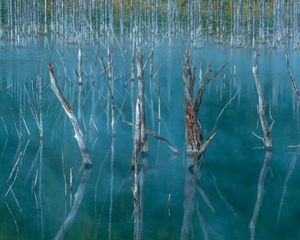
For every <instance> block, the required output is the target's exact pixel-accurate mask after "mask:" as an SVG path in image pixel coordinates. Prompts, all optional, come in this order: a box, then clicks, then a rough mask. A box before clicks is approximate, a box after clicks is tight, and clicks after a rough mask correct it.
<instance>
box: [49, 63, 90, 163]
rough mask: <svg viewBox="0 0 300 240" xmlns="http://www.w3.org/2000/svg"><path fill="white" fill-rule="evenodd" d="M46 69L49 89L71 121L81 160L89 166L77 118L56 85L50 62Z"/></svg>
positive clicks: (87, 151)
mask: <svg viewBox="0 0 300 240" xmlns="http://www.w3.org/2000/svg"><path fill="white" fill-rule="evenodd" d="M48 69H49V74H50V81H51V89H52V90H53V92H54V93H55V95H56V97H57V98H58V100H59V102H60V104H61V106H62V107H63V109H64V111H65V113H66V114H67V116H68V118H69V119H70V121H71V124H72V126H73V129H74V132H75V135H74V137H75V139H76V140H77V143H78V146H79V148H80V152H81V155H82V157H83V162H84V164H85V166H86V167H90V166H92V162H91V160H90V154H89V150H88V148H87V145H86V143H85V141H84V137H83V133H82V131H81V129H80V127H79V123H78V120H77V118H76V116H75V114H74V112H73V109H72V107H71V106H70V104H69V103H68V102H67V100H66V99H65V97H64V95H63V93H62V91H61V90H60V88H59V86H58V83H57V80H56V77H55V73H54V66H53V64H51V63H50V64H49V65H48Z"/></svg>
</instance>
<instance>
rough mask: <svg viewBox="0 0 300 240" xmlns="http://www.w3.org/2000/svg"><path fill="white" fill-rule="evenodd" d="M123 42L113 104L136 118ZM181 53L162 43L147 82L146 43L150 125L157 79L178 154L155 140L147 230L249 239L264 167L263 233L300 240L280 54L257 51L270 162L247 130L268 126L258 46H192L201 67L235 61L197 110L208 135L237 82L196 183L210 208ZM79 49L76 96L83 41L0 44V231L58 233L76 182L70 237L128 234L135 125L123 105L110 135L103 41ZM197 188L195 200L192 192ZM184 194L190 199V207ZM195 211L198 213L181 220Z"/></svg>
mask: <svg viewBox="0 0 300 240" xmlns="http://www.w3.org/2000/svg"><path fill="white" fill-rule="evenodd" d="M121 46H122V47H119V46H115V47H114V75H115V77H116V79H115V87H116V91H115V101H116V105H117V106H118V108H119V109H120V111H121V112H122V115H124V117H126V119H127V120H128V121H131V120H132V104H131V103H132V99H133V100H134V99H135V95H134V96H133V95H132V92H130V91H131V90H130V85H131V84H130V82H128V80H129V76H130V75H129V70H130V66H129V65H130V64H129V62H130V50H129V47H128V46H127V45H126V44H122V45H121ZM184 51H185V48H184V47H167V46H161V47H160V48H157V49H156V50H155V58H154V69H155V71H157V74H156V75H155V79H154V81H153V83H152V91H150V82H149V75H148V72H149V71H148V69H149V61H147V56H148V55H149V49H143V53H144V56H145V62H146V64H145V79H146V117H147V125H148V128H149V129H153V130H155V131H158V128H159V126H158V125H159V122H158V121H157V115H158V108H157V102H158V101H157V87H158V81H159V83H160V92H161V114H162V119H161V121H160V134H161V135H162V136H164V137H166V138H167V139H168V140H169V141H170V142H171V143H172V144H173V145H175V146H176V147H177V148H178V149H179V150H180V152H181V155H180V156H173V154H172V152H171V151H170V150H169V148H168V147H167V146H166V145H165V144H164V143H162V142H160V143H158V141H157V140H156V139H151V138H150V141H149V153H148V157H147V164H146V165H147V167H146V171H145V175H144V185H143V190H142V195H143V205H142V206H143V231H142V239H250V230H249V223H250V221H251V218H252V215H253V211H254V207H255V205H256V200H257V189H258V181H259V176H260V174H261V172H262V173H263V174H266V175H265V179H264V181H263V182H261V183H260V188H261V187H263V188H264V192H263V194H262V196H261V200H262V203H261V207H260V211H259V215H258V218H257V223H256V239H280V240H282V239H300V231H299V228H298V224H299V223H300V206H299V204H298V203H299V200H300V191H299V190H298V185H299V183H300V175H299V174H298V168H299V164H298V156H297V155H295V154H291V153H287V152H286V151H285V150H284V148H285V147H286V146H288V145H293V144H297V143H299V142H300V138H299V136H300V135H299V133H300V132H299V106H298V104H297V103H296V100H295V97H294V95H293V91H292V88H291V84H290V81H289V78H288V73H287V70H286V66H285V58H284V52H283V51H281V50H262V51H261V52H260V53H261V56H260V57H259V67H260V76H261V81H262V85H263V88H264V91H265V98H266V102H267V103H268V104H271V106H272V108H271V112H272V116H273V118H274V120H275V121H276V122H275V124H274V127H273V132H272V136H273V142H274V144H273V145H274V150H273V153H272V156H271V158H269V159H265V151H264V150H253V148H255V147H258V146H261V142H260V140H259V139H257V138H256V137H254V136H253V135H252V133H251V132H252V131H254V132H255V133H257V134H260V135H261V129H260V125H259V122H258V118H257V113H256V105H257V102H258V100H257V93H256V89H255V83H254V78H253V75H252V72H251V63H252V54H253V52H252V50H250V49H230V48H225V47H218V46H214V47H213V46H212V47H209V48H200V49H193V50H192V64H194V65H195V66H197V67H198V69H199V65H200V62H201V60H204V65H205V66H206V65H207V63H212V66H213V68H214V69H216V68H218V67H220V66H221V65H222V64H224V63H226V62H228V63H229V64H228V67H227V68H226V70H225V72H224V74H222V75H221V76H220V77H219V78H217V79H215V80H214V81H213V82H212V83H211V85H210V86H209V88H208V89H207V92H206V94H205V97H204V100H203V105H202V107H201V110H200V119H201V123H202V125H203V127H204V129H205V130H206V131H205V134H206V135H208V133H209V131H210V129H211V128H212V127H213V125H214V123H215V119H216V117H217V116H218V113H219V112H220V110H221V109H222V107H223V106H224V105H225V104H226V102H227V101H228V100H229V98H230V96H232V95H233V94H234V93H235V92H236V91H237V90H238V89H241V90H240V93H239V94H238V96H237V98H236V99H235V100H234V101H233V102H232V103H231V104H230V106H229V108H228V109H227V110H226V111H225V113H224V114H223V115H222V118H221V120H220V122H219V125H218V129H217V135H216V137H215V139H214V141H213V142H212V144H211V145H210V146H209V148H208V151H207V152H206V154H205V159H204V160H203V164H202V169H201V177H200V185H201V189H203V190H204V192H205V195H206V196H207V198H208V199H209V202H210V204H211V205H212V207H209V206H208V204H207V202H205V201H204V199H203V195H201V194H200V191H199V188H198V185H195V184H194V182H193V180H192V179H191V176H190V173H189V172H188V171H187V164H186V156H185V130H184V92H183V78H182V64H183V61H184ZM121 52H122V53H123V56H122V54H121ZM83 53H84V55H83V68H84V84H83V87H82V93H81V95H82V96H81V100H80V97H78V96H79V86H78V84H77V83H76V81H77V77H76V69H77V46H76V45H66V44H62V43H59V42H56V41H53V42H52V41H51V42H43V43H42V42H32V43H30V44H28V45H26V46H24V47H12V46H10V45H3V46H2V47H1V49H0V91H1V95H0V98H1V104H0V116H1V119H0V120H1V121H0V129H1V130H0V178H1V182H2V184H1V187H0V194H1V201H0V216H1V217H0V239H53V238H54V237H55V236H56V235H57V233H58V231H59V229H60V228H61V226H62V224H63V222H64V219H65V218H66V217H67V215H68V213H69V212H70V210H71V209H72V206H73V209H75V208H76V201H75V202H74V199H76V192H77V189H78V186H81V188H79V189H80V190H82V189H83V190H84V191H83V198H82V201H80V202H79V203H80V204H79V205H78V209H77V211H76V216H75V217H74V220H73V222H72V224H71V225H70V228H69V229H67V230H66V232H65V234H64V239H109V237H110V238H111V239H133V225H134V220H133V196H132V190H131V188H132V185H133V180H132V178H131V170H130V164H131V154H132V149H133V136H132V129H131V127H130V126H128V124H125V123H123V122H122V117H121V115H118V114H117V115H118V116H119V118H118V121H117V134H116V137H115V140H114V141H112V136H111V130H110V122H109V118H107V116H109V114H107V101H108V99H107V96H108V95H107V94H108V88H107V82H106V78H105V76H104V74H103V69H102V66H101V63H100V60H99V56H100V55H101V56H102V57H103V58H105V57H106V50H105V49H103V48H102V47H101V48H99V47H98V46H94V45H91V46H83ZM290 54H291V56H290V61H291V69H292V71H293V73H294V74H295V77H296V80H297V79H300V72H299V70H298V68H297V62H298V61H297V60H298V59H299V57H300V56H299V53H298V52H291V53H290ZM48 62H52V63H53V64H54V65H55V68H56V72H57V78H58V82H59V84H60V86H61V88H62V90H63V92H64V94H65V96H66V98H67V100H68V101H69V102H70V103H71V105H72V106H73V109H74V112H75V113H76V114H77V115H81V118H80V123H81V127H82V129H83V132H84V134H85V136H86V142H87V144H88V147H89V150H90V153H91V160H92V161H93V168H92V169H91V171H90V172H87V173H86V172H85V171H84V170H83V169H82V167H81V162H82V157H81V154H80V151H79V148H78V145H77V142H76V140H75V138H74V137H73V135H74V133H73V129H72V126H71V124H70V122H69V120H68V118H67V117H66V115H65V113H64V112H63V110H62V108H61V106H60V104H59V102H58V100H57V99H56V97H55V96H54V94H53V92H52V91H51V89H50V82H49V74H48V70H47V64H48ZM64 66H65V69H64ZM204 70H205V69H204ZM234 72H235V73H234ZM38 76H41V79H42V114H43V129H44V138H43V140H42V141H40V138H39V131H38V127H37V124H36V121H35V118H34V115H35V114H37V115H39V112H40V111H39V100H38ZM134 101H135V100H134ZM80 102H81V103H80ZM151 102H152V103H153V109H154V111H153V112H152V110H151V109H152V108H151ZM21 112H22V114H21ZM22 116H23V117H22ZM24 122H25V123H24ZM26 126H27V128H28V131H27V130H26ZM16 129H17V130H16ZM6 130H7V132H6ZM17 132H18V133H17ZM28 133H30V134H28ZM18 135H20V136H21V139H19V137H18ZM112 150H114V151H112ZM62 155H63V161H62ZM264 163H265V165H264ZM267 164H268V165H267ZM62 165H63V166H62ZM14 166H16V167H14ZM263 166H265V167H264V168H263ZM70 169H72V170H70ZM12 170H14V171H13V174H12V176H11V177H10V173H11V171H12ZM70 171H72V176H73V181H72V183H73V186H72V190H70ZM63 172H64V174H63ZM84 174H88V175H89V174H90V176H88V177H86V178H85V176H83V181H81V180H82V175H84ZM15 176H16V177H15ZM64 176H65V179H66V195H65V184H64V182H65V181H64ZM86 179H87V182H85V180H86ZM12 183H13V184H12ZM10 186H11V188H10ZM193 191H194V197H191V198H189V196H190V195H189V193H191V192H193ZM6 193H7V195H6ZM77 194H78V193H77ZM5 195H6V196H5ZM72 199H73V202H72ZM184 203H187V204H186V205H187V206H189V207H191V208H184ZM281 204H282V205H281ZM74 206H75V207H74ZM280 206H281V207H280ZM212 208H213V209H214V210H212ZM188 209H190V210H191V218H190V221H188V224H187V225H185V226H183V225H184V216H185V214H187V211H188ZM280 209H281V210H280ZM279 211H280V217H278V215H279ZM185 224H186V222H185ZM184 228H187V229H188V231H190V234H191V235H190V237H188V238H185V237H184V236H182V234H181V232H182V231H183V230H182V229H184Z"/></svg>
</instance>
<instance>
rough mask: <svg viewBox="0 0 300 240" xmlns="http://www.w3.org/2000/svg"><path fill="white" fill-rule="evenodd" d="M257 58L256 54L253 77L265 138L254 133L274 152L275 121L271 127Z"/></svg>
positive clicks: (268, 149) (267, 148)
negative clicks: (272, 134)
mask: <svg viewBox="0 0 300 240" xmlns="http://www.w3.org/2000/svg"><path fill="white" fill-rule="evenodd" d="M257 57H258V55H257V54H255V56H254V59H253V64H252V73H253V76H254V79H255V85H256V90H257V94H258V106H257V109H258V115H259V119H260V124H261V128H262V131H263V138H262V137H259V136H257V135H256V134H254V133H253V134H254V135H255V136H256V137H258V138H259V139H261V140H262V141H263V143H264V145H265V148H266V150H267V151H271V150H272V136H271V132H272V127H273V124H274V120H273V122H272V123H271V125H270V126H269V124H268V122H267V118H266V103H265V100H264V93H263V89H262V86H261V83H260V77H259V71H258V64H257Z"/></svg>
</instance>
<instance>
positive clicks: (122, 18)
mask: <svg viewBox="0 0 300 240" xmlns="http://www.w3.org/2000/svg"><path fill="white" fill-rule="evenodd" d="M120 31H121V36H123V34H124V0H121V1H120Z"/></svg>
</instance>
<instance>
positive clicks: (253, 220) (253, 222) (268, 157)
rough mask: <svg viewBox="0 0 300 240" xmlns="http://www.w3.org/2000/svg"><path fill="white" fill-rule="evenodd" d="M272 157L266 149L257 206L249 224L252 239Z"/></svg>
mask: <svg viewBox="0 0 300 240" xmlns="http://www.w3.org/2000/svg"><path fill="white" fill-rule="evenodd" d="M271 158H272V153H271V152H270V151H266V153H265V158H264V163H263V166H262V168H261V171H260V175H259V179H258V184H257V195H256V202H255V206H254V209H253V213H252V218H251V221H250V224H249V229H250V239H251V240H254V239H255V234H256V223H257V219H258V216H259V213H260V209H261V206H262V202H263V199H264V192H265V180H266V177H267V175H268V171H269V170H270V169H269V165H270V161H271Z"/></svg>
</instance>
